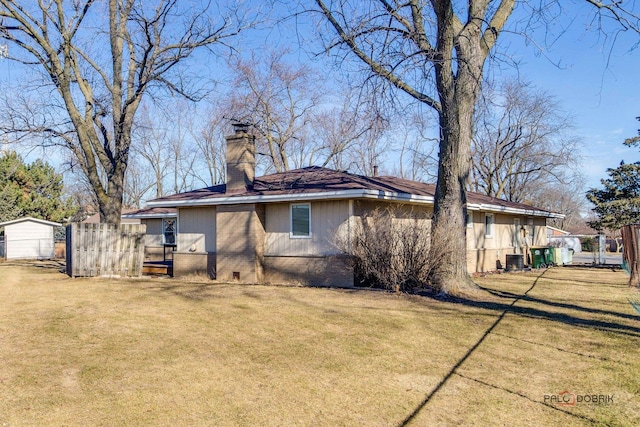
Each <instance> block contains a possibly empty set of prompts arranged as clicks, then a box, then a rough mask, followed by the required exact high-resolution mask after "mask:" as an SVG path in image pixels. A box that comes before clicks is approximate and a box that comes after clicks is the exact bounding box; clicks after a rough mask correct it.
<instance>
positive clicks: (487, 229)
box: [484, 213, 493, 237]
mask: <svg viewBox="0 0 640 427" xmlns="http://www.w3.org/2000/svg"><path fill="white" fill-rule="evenodd" d="M484 237H493V214H490V213H488V214H484Z"/></svg>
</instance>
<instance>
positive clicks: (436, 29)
mask: <svg viewBox="0 0 640 427" xmlns="http://www.w3.org/2000/svg"><path fill="white" fill-rule="evenodd" d="M316 3H317V5H318V6H319V8H320V12H321V14H322V16H323V17H324V20H325V22H327V23H328V24H329V27H330V30H329V31H328V32H327V34H331V33H333V34H336V35H337V39H334V38H331V39H329V40H327V47H328V48H330V49H331V48H338V47H342V48H346V49H347V51H349V52H351V53H352V54H354V55H355V56H356V57H357V58H359V60H361V61H362V62H363V63H364V64H366V66H367V67H368V70H369V73H372V74H373V75H375V76H377V77H379V78H381V79H383V81H385V82H388V83H389V84H390V85H392V86H393V87H395V88H396V89H398V90H400V91H403V92H404V93H406V94H408V95H409V96H410V97H412V98H413V99H414V100H416V101H418V102H420V103H422V104H424V105H425V106H427V107H429V108H431V109H433V110H435V111H436V113H437V115H438V121H439V126H440V144H439V165H438V181H437V185H436V196H435V210H434V217H433V229H432V234H431V235H432V242H437V241H444V240H448V241H449V242H450V245H451V247H452V251H451V253H450V254H449V256H448V257H447V259H445V260H443V262H442V263H441V265H440V266H438V267H437V269H436V274H435V276H434V279H435V282H436V284H437V286H439V287H440V288H441V289H442V290H443V291H445V292H461V291H464V290H466V289H469V288H472V287H473V286H474V285H473V283H472V282H471V280H469V277H468V274H467V266H466V237H465V225H464V224H465V219H464V208H465V205H466V188H465V186H466V181H467V178H468V176H469V166H470V161H469V160H470V157H471V153H470V145H471V136H472V123H473V113H474V107H475V104H476V101H477V98H478V94H479V91H480V84H481V82H482V78H483V69H484V64H485V60H486V59H487V57H488V55H489V53H490V52H491V50H492V48H493V47H494V45H495V42H496V40H497V37H498V35H499V34H500V32H501V31H502V29H503V27H504V25H505V23H506V21H507V18H508V17H509V16H510V15H511V12H512V11H513V8H514V6H515V0H503V1H501V2H491V1H486V0H481V1H470V2H468V4H467V5H465V6H463V5H456V7H455V8H454V5H453V2H451V1H433V2H431V3H424V2H422V1H420V0H408V1H403V2H399V1H387V0H378V1H373V2H369V3H367V5H366V7H364V8H363V7H362V4H361V3H360V2H353V1H349V0H341V1H332V2H330V3H329V2H326V1H324V0H316ZM494 3H496V4H494ZM434 246H435V245H434Z"/></svg>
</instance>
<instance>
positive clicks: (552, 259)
mask: <svg viewBox="0 0 640 427" xmlns="http://www.w3.org/2000/svg"><path fill="white" fill-rule="evenodd" d="M544 256H545V259H546V260H547V262H546V264H547V266H548V267H551V266H554V265H562V252H561V251H560V248H556V247H554V246H550V247H548V248H547V251H545V253H544Z"/></svg>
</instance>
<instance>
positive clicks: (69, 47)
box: [0, 0, 253, 223]
mask: <svg viewBox="0 0 640 427" xmlns="http://www.w3.org/2000/svg"><path fill="white" fill-rule="evenodd" d="M246 13H247V11H246V10H242V9H241V8H240V6H238V5H237V4H236V2H229V3H228V4H227V3H224V4H223V3H222V2H205V3H204V6H203V5H201V3H200V2H195V1H180V2H178V1H176V0H157V1H153V2H151V1H148V2H147V1H145V2H141V1H136V0H109V1H105V2H97V1H94V0H85V1H77V0H73V1H66V0H51V1H46V2H20V1H10V0H0V40H1V39H4V40H6V41H7V42H8V43H9V44H10V46H9V55H8V58H9V59H10V60H14V61H18V62H21V63H22V64H24V65H26V66H30V67H32V68H33V69H34V70H38V71H40V72H41V76H42V82H37V83H36V82H34V83H33V84H32V85H31V87H30V89H31V90H34V91H36V92H37V93H38V95H39V96H38V97H39V98H41V99H43V100H45V101H46V102H47V106H46V111H47V112H46V115H47V116H48V117H47V119H46V120H36V119H38V118H40V117H39V115H38V114H33V111H32V107H31V106H30V105H25V106H23V109H22V111H17V110H15V109H14V110H12V111H11V112H10V113H11V114H10V115H11V120H9V122H8V123H9V125H10V126H7V127H4V126H3V127H4V129H2V130H4V132H5V133H10V134H12V135H14V136H15V137H16V138H20V137H23V136H24V135H33V134H38V135H42V136H44V137H45V138H47V139H50V140H55V141H57V142H58V143H60V144H62V145H64V146H65V147H67V148H68V149H70V150H71V151H72V152H73V154H74V156H75V158H76V160H77V165H78V166H79V167H80V168H81V169H82V171H83V173H84V174H85V175H86V178H87V181H88V182H89V184H90V185H91V189H92V191H93V192H94V193H95V196H96V197H95V199H96V201H97V203H98V209H99V212H100V218H101V220H102V221H106V222H111V223H120V214H121V209H122V201H123V192H124V187H125V183H124V180H125V173H126V171H127V167H128V164H129V153H130V149H131V143H132V139H131V132H132V129H133V126H134V120H135V117H136V113H137V111H138V108H139V106H140V105H141V102H142V100H143V99H144V98H145V97H152V98H156V99H157V98H158V97H161V96H163V95H167V94H170V95H181V96H184V97H187V98H189V99H192V100H196V99H198V98H199V97H200V95H201V94H200V93H199V91H198V88H197V87H196V86H194V80H193V76H195V75H196V74H197V73H194V74H187V73H185V72H184V68H182V67H180V65H182V64H183V63H184V62H185V61H187V60H188V59H189V58H190V57H192V56H193V54H194V53H195V52H196V51H201V50H203V48H207V47H208V48H213V47H215V46H226V45H227V42H228V41H229V40H231V39H232V38H233V37H234V36H236V35H237V34H238V33H239V32H240V31H241V30H243V29H245V28H247V27H249V26H252V25H253V18H251V19H250V20H247V19H246ZM14 52H15V53H14ZM190 76H191V77H190ZM53 110H55V111H57V113H51V112H52V111H53ZM52 119H53V120H52Z"/></svg>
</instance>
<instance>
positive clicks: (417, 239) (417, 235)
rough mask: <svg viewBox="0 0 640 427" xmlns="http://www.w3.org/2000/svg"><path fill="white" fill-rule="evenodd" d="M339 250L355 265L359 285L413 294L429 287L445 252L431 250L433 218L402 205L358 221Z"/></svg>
mask: <svg viewBox="0 0 640 427" xmlns="http://www.w3.org/2000/svg"><path fill="white" fill-rule="evenodd" d="M350 229H351V230H350V232H348V233H345V232H344V230H342V232H339V233H336V235H335V238H334V241H335V244H336V246H337V247H338V248H339V249H340V250H341V251H342V252H344V253H345V254H347V255H349V256H350V257H351V259H352V261H353V266H354V271H355V273H356V284H358V285H361V286H362V285H365V286H373V287H381V288H385V289H391V290H394V291H396V292H400V291H401V292H411V291H414V290H415V289H417V288H424V287H427V286H429V283H430V279H431V275H432V273H433V271H434V269H435V267H436V265H438V263H439V262H442V260H443V258H444V253H445V251H442V250H436V248H433V250H432V247H431V241H430V240H431V221H430V216H429V215H428V214H427V213H426V212H423V211H418V210H416V209H412V208H407V207H406V206H402V205H390V206H388V207H386V208H377V209H374V210H373V211H371V212H369V213H366V214H364V215H362V217H359V218H356V221H354V223H353V224H351V227H350Z"/></svg>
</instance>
